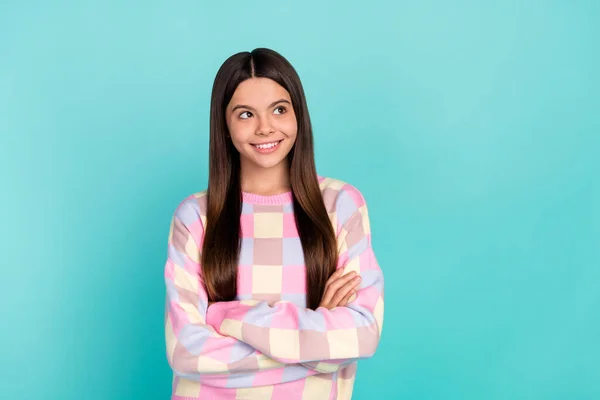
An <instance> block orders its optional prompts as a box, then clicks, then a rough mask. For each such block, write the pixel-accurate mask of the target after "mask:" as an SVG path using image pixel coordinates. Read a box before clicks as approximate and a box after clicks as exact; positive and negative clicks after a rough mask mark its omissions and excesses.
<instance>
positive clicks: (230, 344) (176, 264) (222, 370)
mask: <svg viewBox="0 0 600 400" xmlns="http://www.w3.org/2000/svg"><path fill="white" fill-rule="evenodd" d="M203 234H204V230H203V227H202V219H201V217H200V213H199V207H198V201H197V199H196V198H195V197H193V196H190V197H188V198H187V199H185V200H184V201H183V202H182V203H181V204H180V205H179V207H178V208H177V210H176V211H175V214H174V215H173V218H172V220H171V224H170V231H169V240H168V257H167V261H166V265H165V283H166V315H165V336H166V348H167V359H168V362H169V365H170V366H171V368H172V369H173V372H174V374H175V375H176V376H179V377H182V378H185V379H189V380H194V381H199V382H201V383H203V384H206V385H210V386H216V387H225V385H227V387H248V386H249V385H251V382H253V381H256V380H258V381H260V382H261V384H276V383H281V382H282V380H281V379H282V378H281V377H282V374H281V373H277V370H282V369H285V378H286V381H288V380H295V379H300V378H304V377H306V376H308V375H314V374H315V373H316V372H317V371H315V370H313V369H310V368H307V367H305V366H303V365H292V366H290V365H286V364H287V363H284V362H281V361H275V360H273V359H272V358H271V357H269V356H268V355H266V354H264V353H261V352H260V351H257V350H256V349H254V348H253V347H252V346H251V345H250V344H247V343H244V342H241V341H239V340H238V339H236V338H233V337H229V336H223V335H220V334H219V333H218V332H216V331H215V330H214V329H213V328H212V327H211V326H209V325H207V324H206V310H207V305H208V296H207V293H206V291H205V289H204V285H203V283H202V279H201V268H200V250H201V245H200V244H201V242H202V237H203Z"/></svg>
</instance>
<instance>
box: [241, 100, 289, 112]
mask: <svg viewBox="0 0 600 400" xmlns="http://www.w3.org/2000/svg"><path fill="white" fill-rule="evenodd" d="M279 103H287V104H289V105H292V103H290V102H289V101H287V100H286V99H279V100H277V101H274V102H272V103H271V104H269V106H268V107H267V108H271V107H274V106H275V105H277V104H279ZM238 108H247V109H249V110H252V111H255V110H254V108H252V107H250V106H247V105H245V104H237V105H236V106H235V107H233V108H232V109H231V112H234V111H235V110H237V109H238Z"/></svg>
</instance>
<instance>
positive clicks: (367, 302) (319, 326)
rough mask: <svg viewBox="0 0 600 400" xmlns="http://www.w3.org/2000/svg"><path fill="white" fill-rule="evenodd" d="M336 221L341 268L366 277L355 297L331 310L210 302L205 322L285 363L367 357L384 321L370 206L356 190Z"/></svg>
mask: <svg viewBox="0 0 600 400" xmlns="http://www.w3.org/2000/svg"><path fill="white" fill-rule="evenodd" d="M339 203H340V204H339V206H338V207H337V219H338V221H340V220H341V221H342V225H341V229H340V230H339V233H338V246H339V253H340V257H339V260H338V266H337V268H343V269H344V274H346V273H348V272H350V271H355V272H356V273H357V274H359V275H360V276H361V277H362V281H361V283H360V286H359V288H358V290H357V295H356V297H355V298H354V299H353V300H352V301H351V302H350V303H349V304H347V305H346V306H344V307H337V308H334V309H332V310H328V309H327V308H325V307H319V308H317V309H316V310H311V309H306V308H301V307H298V306H296V305H295V304H293V303H291V302H287V301H280V302H276V303H273V304H268V303H267V302H265V301H255V300H244V301H232V302H221V303H215V304H212V305H211V306H210V307H209V309H208V314H207V323H208V324H210V325H211V326H213V327H214V328H215V329H216V330H217V331H218V332H219V333H221V334H223V335H228V336H231V337H234V338H236V339H238V340H241V341H243V342H245V343H247V344H249V345H251V346H252V347H253V348H255V349H257V350H259V351H261V352H262V353H264V354H267V355H269V356H270V357H272V358H273V359H275V360H277V361H279V362H283V363H303V364H304V365H307V366H308V367H310V368H315V369H317V370H319V371H320V372H331V371H333V370H335V369H337V368H338V367H339V366H340V365H343V364H346V363H350V362H353V361H354V360H357V359H359V358H367V357H370V356H372V355H373V354H374V353H375V350H376V349H377V347H378V344H379V339H380V336H381V330H382V325H383V273H382V271H381V269H380V267H379V265H378V262H377V260H376V257H375V254H374V252H373V248H372V246H371V233H370V224H369V217H368V211H367V206H366V203H365V201H364V198H363V196H362V195H361V194H360V192H358V190H356V189H354V191H352V192H351V193H350V194H345V195H343V196H341V199H340V201H339Z"/></svg>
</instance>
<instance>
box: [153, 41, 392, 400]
mask: <svg viewBox="0 0 600 400" xmlns="http://www.w3.org/2000/svg"><path fill="white" fill-rule="evenodd" d="M165 280H166V289H167V304H166V306H167V315H166V346H167V357H168V360H169V364H170V365H171V368H172V369H173V373H174V376H173V392H172V397H171V398H172V399H174V400H183V399H286V400H296V399H303V400H320V399H349V398H350V397H351V395H352V387H353V384H354V376H355V371H356V362H357V360H358V359H359V358H366V357H370V356H372V355H373V354H374V353H375V350H376V349H377V346H378V343H379V338H380V336H381V329H382V322H383V274H382V272H381V269H380V268H379V266H378V264H377V260H376V258H375V255H374V254H373V250H372V247H371V235H370V229H369V218H368V213H367V207H366V204H365V200H364V198H363V196H362V195H361V193H360V192H359V191H358V189H356V188H355V187H353V186H351V185H350V184H347V183H344V182H341V181H339V180H336V179H332V178H325V177H322V176H319V175H317V173H316V168H315V162H314V155H313V137H312V128H311V123H310V118H309V114H308V109H307V105H306V100H305V97H304V90H303V88H302V84H301V83H300V79H299V78H298V75H297V73H296V71H295V70H294V68H293V67H292V66H291V65H290V63H289V62H288V61H287V60H286V59H285V58H283V57H282V56H281V55H279V54H278V53H276V52H275V51H272V50H269V49H256V50H254V51H252V52H251V53H248V52H243V53H239V54H235V55H233V56H231V57H230V58H229V59H227V60H226V61H225V63H224V64H223V65H222V66H221V68H220V69H219V71H218V73H217V76H216V78H215V82H214V86H213V90H212V100H211V110H210V154H209V179H208V188H207V190H205V191H202V192H198V193H195V194H193V195H190V196H189V197H187V198H186V199H184V200H183V201H182V202H181V203H180V204H179V206H178V207H177V209H176V211H175V213H174V215H173V219H172V222H171V230H170V233H169V246H168V259H167V262H166V266H165Z"/></svg>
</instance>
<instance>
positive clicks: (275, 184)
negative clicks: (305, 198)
mask: <svg viewBox="0 0 600 400" xmlns="http://www.w3.org/2000/svg"><path fill="white" fill-rule="evenodd" d="M248 164H250V163H243V162H242V165H241V183H242V191H244V192H246V193H254V194H258V195H261V196H271V195H276V194H281V193H286V192H289V191H291V190H292V189H291V185H290V170H289V165H288V162H287V160H283V161H282V162H281V163H279V164H278V165H276V166H275V167H272V168H261V167H258V166H256V165H248Z"/></svg>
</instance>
